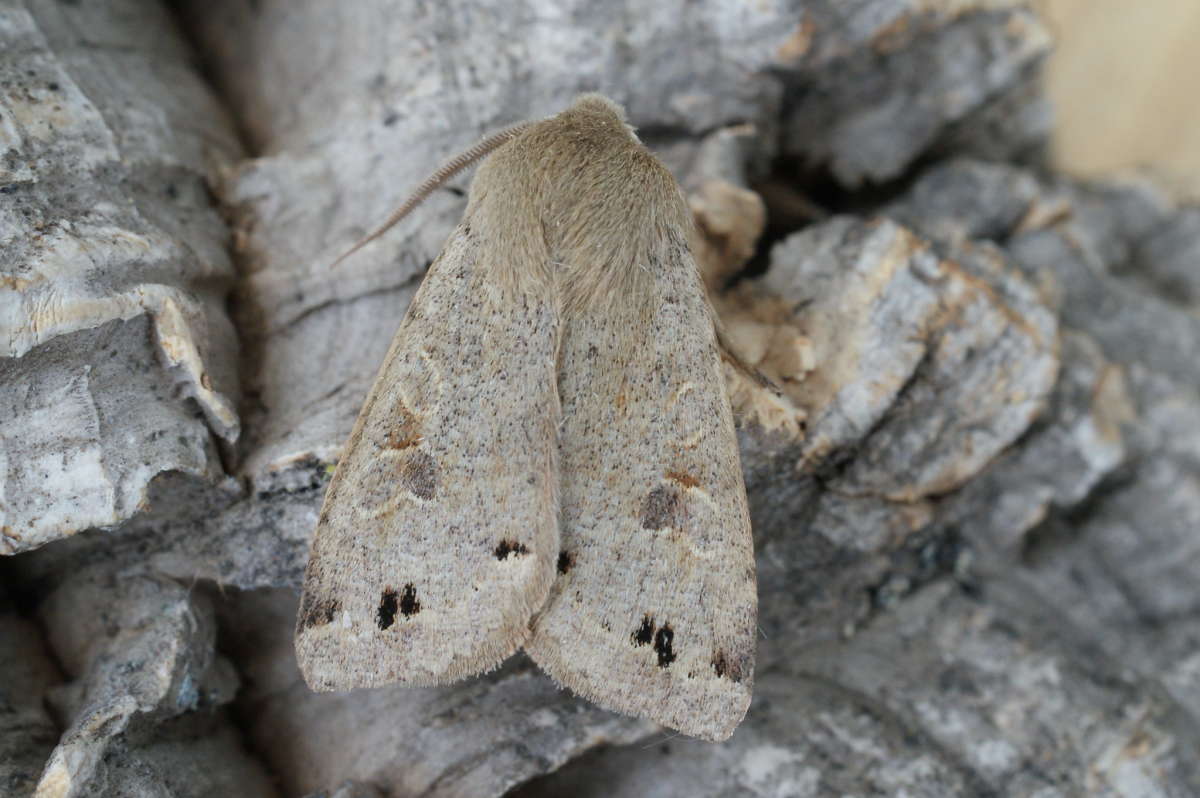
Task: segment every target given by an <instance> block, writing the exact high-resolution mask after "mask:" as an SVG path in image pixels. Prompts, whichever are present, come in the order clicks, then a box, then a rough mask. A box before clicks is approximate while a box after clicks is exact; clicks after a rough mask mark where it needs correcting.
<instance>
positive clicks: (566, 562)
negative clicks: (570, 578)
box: [557, 551, 575, 574]
mask: <svg viewBox="0 0 1200 798" xmlns="http://www.w3.org/2000/svg"><path fill="white" fill-rule="evenodd" d="M574 565H575V558H574V557H572V556H571V555H570V554H568V553H567V552H565V551H560V552H559V553H558V566H557V567H558V572H559V573H560V574H565V573H566V572H567V571H569V570H571V568H572V567H573V566H574Z"/></svg>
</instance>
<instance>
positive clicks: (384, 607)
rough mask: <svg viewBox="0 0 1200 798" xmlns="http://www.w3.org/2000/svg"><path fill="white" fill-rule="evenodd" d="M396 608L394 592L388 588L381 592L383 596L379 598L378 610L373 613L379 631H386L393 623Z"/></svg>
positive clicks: (397, 603)
mask: <svg viewBox="0 0 1200 798" xmlns="http://www.w3.org/2000/svg"><path fill="white" fill-rule="evenodd" d="M398 606H399V602H398V601H397V600H396V591H395V590H392V589H391V588H390V587H389V588H388V589H387V590H385V591H383V595H382V596H381V597H380V598H379V609H378V610H376V611H375V623H376V624H378V625H379V628H380V629H386V628H388V627H389V626H391V625H392V624H393V623H394V622H395V620H396V608H397V607H398Z"/></svg>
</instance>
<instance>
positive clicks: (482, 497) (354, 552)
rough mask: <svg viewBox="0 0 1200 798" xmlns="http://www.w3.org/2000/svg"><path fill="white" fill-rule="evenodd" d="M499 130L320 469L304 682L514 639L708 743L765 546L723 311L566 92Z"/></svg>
mask: <svg viewBox="0 0 1200 798" xmlns="http://www.w3.org/2000/svg"><path fill="white" fill-rule="evenodd" d="M488 150H490V154H487V156H486V158H485V159H484V160H483V161H482V163H481V164H480V165H479V168H478V170H477V173H476V176H475V178H474V180H473V182H472V185H471V189H470V194H469V200H468V203H467V208H466V211H465V213H464V215H463V218H462V221H461V222H460V223H459V225H458V227H457V228H456V229H455V230H454V231H453V233H451V235H450V237H449V239H448V240H447V241H446V244H445V247H444V249H443V250H442V252H441V254H440V255H439V256H438V257H437V259H436V260H435V261H434V262H433V264H432V265H431V266H430V268H429V271H428V273H427V275H426V276H425V279H424V282H423V283H422V284H421V287H420V289H419V290H418V291H417V293H416V295H415V297H414V298H413V300H412V303H411V305H410V306H409V308H408V311H407V315H406V316H405V318H404V320H403V322H402V323H401V325H400V328H399V330H398V331H397V332H396V336H395V339H394V340H393V341H392V345H391V348H390V350H389V352H388V354H387V357H386V359H385V361H384V363H383V366H382V368H381V370H380V372H379V375H378V377H377V378H376V380H375V383H374V385H373V386H372V388H371V390H370V393H369V395H368V397H367V400H366V403H365V405H364V406H363V409H362V412H361V414H360V415H359V417H358V420H357V422H356V423H355V425H354V429H353V432H352V433H351V435H350V439H349V442H348V443H347V445H346V448H345V450H344V454H343V456H342V457H341V459H340V461H339V463H338V466H337V470H336V472H335V474H334V476H333V478H332V480H331V481H330V483H329V487H328V491H327V493H326V495H325V502H324V505H323V507H322V509H321V513H320V518H319V521H318V523H317V528H316V532H315V534H314V536H313V538H312V543H311V549H310V556H309V562H308V567H307V570H306V572H305V578H304V590H303V597H302V599H301V604H300V612H299V617H298V620H297V627H296V654H297V659H298V660H299V664H300V669H301V672H302V673H303V675H304V678H305V680H306V681H307V682H308V684H309V685H310V687H312V688H313V689H315V690H346V689H350V688H354V687H376V686H380V685H385V684H390V683H400V684H404V685H412V686H416V685H437V684H445V683H448V682H453V681H455V680H458V679H462V678H464V677H467V676H471V675H473V674H478V673H480V672H483V671H487V670H489V669H492V668H495V667H496V666H498V665H499V664H500V663H501V662H502V661H503V660H505V659H506V658H507V657H509V656H510V655H512V654H513V653H514V652H515V651H517V649H520V648H524V650H525V651H526V652H527V653H528V655H529V656H530V657H532V658H533V660H534V661H535V662H537V664H538V665H539V666H540V667H541V668H542V669H543V670H545V671H546V673H548V674H549V675H550V676H551V677H552V678H553V679H554V680H555V681H556V682H557V683H559V684H560V685H564V686H566V687H567V688H569V689H570V690H572V691H573V692H575V693H577V694H579V695H581V696H584V697H586V698H588V699H590V700H591V701H593V702H594V703H596V704H598V705H599V706H601V707H605V708H608V709H611V710H615V711H617V712H621V713H625V714H629V715H635V716H640V717H644V718H648V719H651V720H653V721H656V722H658V723H660V724H662V725H665V726H669V727H672V728H674V729H678V730H679V731H681V732H682V733H684V734H687V735H691V736H694V737H699V738H703V739H707V740H723V739H726V738H727V737H729V735H730V734H732V732H733V730H734V728H735V727H736V726H737V725H738V723H740V722H741V720H742V718H743V717H744V715H745V713H746V709H747V707H748V706H749V703H750V698H751V692H752V689H753V676H754V649H755V632H756V629H757V622H756V613H757V596H756V590H755V575H754V551H753V543H752V540H751V536H750V519H749V514H748V510H747V504H746V492H745V486H744V484H743V480H742V471H741V467H740V464H739V456H738V447H737V441H736V438H735V433H734V420H733V414H732V411H731V409H730V405H729V401H728V398H727V396H726V388H725V383H724V377H723V374H722V362H721V361H722V355H721V352H720V348H719V344H718V337H717V327H716V320H715V317H714V314H713V311H712V308H711V307H710V305H709V303H708V299H707V297H706V295H705V292H704V287H703V285H702V283H701V277H700V274H699V272H698V269H697V266H696V263H695V261H694V259H693V257H692V254H691V251H690V249H689V234H690V231H691V225H692V219H691V215H690V213H689V210H688V206H687V204H686V202H685V201H684V198H683V195H682V192H681V191H680V189H679V186H678V185H677V184H676V182H675V180H674V178H673V177H672V176H671V174H670V173H669V172H668V171H667V169H666V168H665V167H664V166H663V165H662V164H661V163H660V162H659V161H658V160H657V159H656V158H655V157H654V156H653V155H652V154H651V153H650V152H649V151H648V150H647V149H646V148H645V146H643V144H642V143H641V142H640V141H639V140H638V138H637V136H636V135H635V134H634V131H633V128H631V127H630V126H629V125H628V124H627V123H626V121H625V115H624V111H623V110H622V109H621V107H620V106H618V105H617V104H616V103H614V102H612V101H611V100H608V99H606V98H605V97H602V96H600V95H597V94H588V95H583V96H581V97H579V98H578V99H577V100H576V101H575V102H574V103H573V104H572V105H571V106H570V107H569V108H568V109H566V110H565V111H563V112H561V113H559V114H558V115H556V116H553V117H551V118H549V119H546V120H543V121H538V122H532V123H526V124H524V125H522V126H519V127H517V128H514V129H511V130H509V131H506V132H504V133H503V134H501V135H498V136H495V137H493V138H492V139H489V140H488V141H485V142H484V143H482V144H480V145H478V146H477V147H476V148H474V149H473V150H472V151H469V152H468V153H466V154H465V155H464V156H462V157H461V158H460V159H458V161H456V162H452V163H451V166H450V168H448V169H447V170H444V171H443V172H442V173H441V174H440V175H437V176H435V177H434V178H431V181H427V183H426V185H425V186H423V187H422V189H421V190H419V191H418V193H417V195H416V197H415V198H414V200H412V201H410V202H409V203H407V204H406V205H405V206H404V207H402V208H401V210H400V211H398V212H397V213H396V214H393V217H392V219H391V220H389V222H388V223H387V224H385V225H384V227H383V228H381V229H380V230H378V231H376V233H375V234H373V235H372V236H371V237H369V238H368V239H367V240H370V238H374V237H375V236H377V235H378V234H379V233H381V232H383V230H385V229H387V227H389V226H390V225H391V224H393V223H394V222H395V221H396V220H397V219H398V218H399V216H401V215H403V213H406V212H407V210H408V209H410V208H411V207H412V206H413V205H414V204H415V203H416V202H418V201H420V199H421V198H422V197H423V196H424V195H425V194H428V193H429V191H431V190H432V188H433V187H434V186H435V185H436V184H437V182H439V181H440V180H441V179H444V177H445V175H446V174H447V173H449V172H451V171H453V170H456V169H457V168H459V167H460V166H461V165H463V164H464V163H466V162H468V161H470V160H472V159H474V158H477V157H479V155H481V154H483V153H484V152H486V151H488Z"/></svg>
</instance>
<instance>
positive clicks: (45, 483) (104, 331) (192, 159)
mask: <svg viewBox="0 0 1200 798" xmlns="http://www.w3.org/2000/svg"><path fill="white" fill-rule="evenodd" d="M0 53H3V55H2V56H0V72H2V73H3V81H4V86H3V89H4V103H5V105H4V110H3V124H0V144H2V145H3V146H2V149H3V151H4V153H5V155H4V158H5V163H4V166H3V171H0V185H2V191H3V193H2V194H0V245H2V246H3V263H2V265H0V269H2V270H3V271H2V272H0V274H2V277H0V358H2V359H0V553H5V554H11V553H14V552H18V551H25V550H29V549H33V548H36V547H38V546H41V545H43V544H45V543H47V542H49V541H51V540H55V539H58V538H61V537H64V536H67V535H71V534H74V533H75V532H78V531H80V530H83V529H89V528H92V527H97V526H111V525H114V524H117V523H120V522H122V521H124V520H126V519H128V518H130V517H131V516H133V515H134V514H135V513H136V512H137V510H138V509H139V506H140V505H141V504H142V503H143V501H144V498H145V494H146V489H147V485H148V483H149V482H150V480H152V479H153V478H154V477H155V476H156V475H157V474H160V473H162V472H164V471H181V472H184V473H188V474H193V475H197V476H200V477H204V478H208V479H211V478H213V477H214V476H215V475H217V474H219V473H220V470H221V464H220V460H219V458H218V457H217V449H216V445H215V441H216V440H219V439H224V440H232V439H233V438H235V437H236V435H237V430H238V425H239V421H238V415H237V409H236V403H237V399H238V396H237V393H238V389H237V370H236V359H235V352H236V347H237V343H236V339H235V332H234V329H233V325H232V324H231V322H230V320H229V318H228V316H227V314H226V313H225V308H224V305H225V296H226V294H227V292H228V290H229V287H230V285H231V284H232V279H233V268H232V264H231V262H230V258H229V255H228V252H227V249H228V247H227V238H228V232H227V230H226V228H225V226H224V224H223V223H222V221H221V219H220V216H219V215H218V214H217V212H216V211H215V209H214V208H213V207H212V204H211V200H210V195H209V193H208V190H207V188H206V184H207V183H209V182H211V181H212V179H213V178H214V177H215V175H216V174H217V171H218V170H219V169H221V168H222V167H224V166H228V165H229V164H232V163H234V162H235V161H236V160H238V159H240V158H241V157H242V150H241V147H240V146H239V144H238V141H237V138H236V136H235V135H234V132H233V127H232V125H231V124H230V122H229V118H228V117H227V116H226V114H225V113H224V112H223V110H222V108H221V106H220V105H219V104H218V103H217V102H216V100H215V99H214V97H213V94H212V92H211V91H210V90H209V89H208V88H207V87H206V86H205V84H204V82H203V81H202V80H201V79H200V76H199V75H198V73H197V72H196V70H195V67H194V65H193V63H192V62H191V60H190V57H189V54H188V52H187V50H186V49H185V48H184V46H183V42H182V40H181V38H180V37H179V35H178V34H177V33H176V31H175V30H174V29H173V27H172V26H171V24H170V19H169V18H168V16H167V15H166V13H165V12H164V11H163V10H161V9H159V8H157V7H155V6H153V5H151V4H148V3H145V2H136V1H135V0H128V1H126V0H122V2H115V3H106V4H102V5H91V4H85V5H82V6H69V5H62V4H58V3H52V2H29V3H19V2H18V3H12V2H9V3H5V4H4V5H3V6H0Z"/></svg>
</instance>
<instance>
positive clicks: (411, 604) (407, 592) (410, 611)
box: [400, 584, 421, 618]
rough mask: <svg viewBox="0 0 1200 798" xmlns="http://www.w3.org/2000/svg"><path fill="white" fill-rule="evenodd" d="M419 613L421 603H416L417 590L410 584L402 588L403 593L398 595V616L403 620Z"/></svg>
mask: <svg viewBox="0 0 1200 798" xmlns="http://www.w3.org/2000/svg"><path fill="white" fill-rule="evenodd" d="M420 611H421V602H419V601H417V589H416V588H415V587H413V586H412V585H411V584H408V585H405V586H404V592H403V593H402V594H401V595H400V614H401V615H403V616H404V617H405V618H411V617H412V616H414V615H416V614H417V613H418V612H420Z"/></svg>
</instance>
